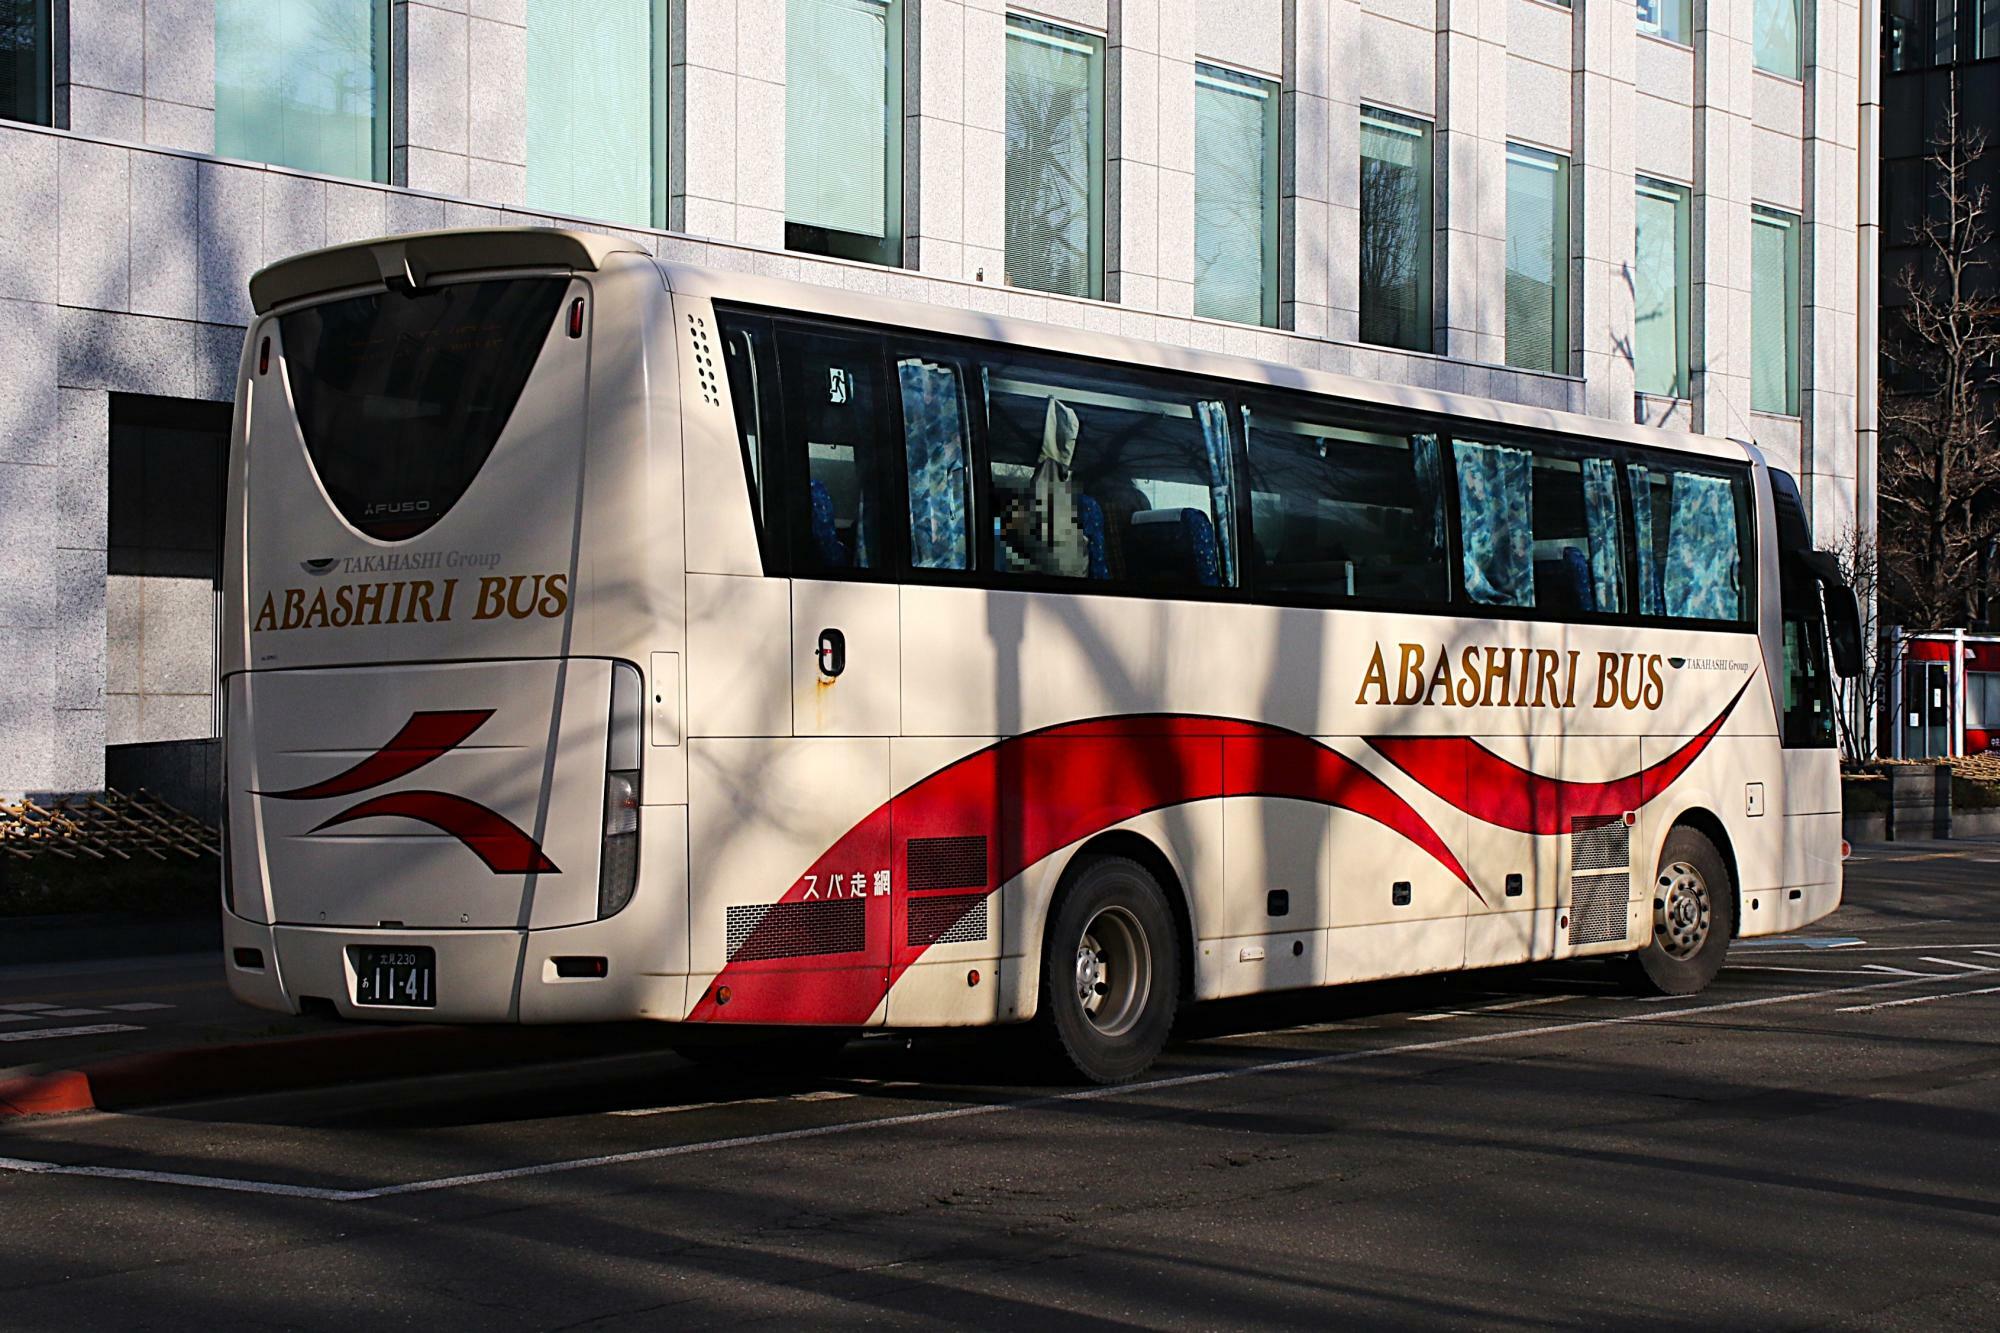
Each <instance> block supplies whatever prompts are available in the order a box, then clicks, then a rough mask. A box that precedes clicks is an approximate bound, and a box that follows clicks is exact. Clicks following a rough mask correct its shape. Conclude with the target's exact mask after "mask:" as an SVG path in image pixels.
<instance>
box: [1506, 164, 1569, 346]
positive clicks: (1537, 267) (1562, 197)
mask: <svg viewBox="0 0 2000 1333" xmlns="http://www.w3.org/2000/svg"><path fill="white" fill-rule="evenodd" d="M1507 364H1508V365H1510V366H1520V367H1521V368H1522V369H1524V370H1552V371H1559V372H1561V371H1567V370H1568V369H1569V364H1570V363H1569V159H1568V158H1566V157H1561V156H1558V155H1557V154H1555V153H1545V152H1543V151H1542V150H1540V149H1539V148H1526V147H1523V146H1522V145H1520V144H1508V145H1507Z"/></svg>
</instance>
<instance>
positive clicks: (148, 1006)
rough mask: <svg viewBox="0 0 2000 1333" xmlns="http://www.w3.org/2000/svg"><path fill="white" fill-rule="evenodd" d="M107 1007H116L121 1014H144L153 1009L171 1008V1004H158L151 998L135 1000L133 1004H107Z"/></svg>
mask: <svg viewBox="0 0 2000 1333" xmlns="http://www.w3.org/2000/svg"><path fill="white" fill-rule="evenodd" d="M104 1007H105V1008H106V1009H115V1010H117V1011H118V1012H119V1013H121V1014H143V1013H146V1012H147V1011H149V1010H153V1009H171V1008H173V1007H174V1006H173V1005H171V1004H156V1003H154V1002H153V1001H151V1000H135V1001H134V1002H132V1003H131V1004H107V1005H105V1006H104Z"/></svg>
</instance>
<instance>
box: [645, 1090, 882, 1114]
mask: <svg viewBox="0 0 2000 1333" xmlns="http://www.w3.org/2000/svg"><path fill="white" fill-rule="evenodd" d="M860 1095H861V1094H860V1093H858V1092H837V1091H834V1090H833V1089H830V1088H821V1089H818V1090H815V1091H813V1092H796V1093H790V1094H788V1095H786V1096H782V1097H738V1098H735V1099H733V1100H728V1101H719V1102H686V1103H683V1104H682V1105H679V1106H646V1107H639V1108H635V1109H632V1110H625V1111H609V1112H606V1114H608V1115H622V1116H653V1115H680V1114H681V1113H682V1112H684V1111H713V1110H715V1109H717V1108H718V1107H730V1108H734V1107H738V1106H770V1105H773V1104H775V1103H778V1102H844V1101H846V1100H847V1099H849V1098H850V1097H859V1096H860Z"/></svg>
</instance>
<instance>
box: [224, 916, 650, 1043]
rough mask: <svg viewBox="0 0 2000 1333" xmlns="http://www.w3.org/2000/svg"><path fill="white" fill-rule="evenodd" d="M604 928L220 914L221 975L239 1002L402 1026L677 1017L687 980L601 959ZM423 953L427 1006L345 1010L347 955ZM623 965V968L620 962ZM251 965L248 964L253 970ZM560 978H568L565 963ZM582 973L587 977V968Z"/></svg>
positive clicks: (349, 1001) (351, 977)
mask: <svg viewBox="0 0 2000 1333" xmlns="http://www.w3.org/2000/svg"><path fill="white" fill-rule="evenodd" d="M607 924H609V923H605V922H591V923H588V924H586V925H580V926H572V927H565V928H558V929H552V930H535V931H522V930H434V931H425V930H359V929H342V928H323V927H312V926H265V925H259V924H257V923H256V922H252V921H244V920H241V919H240V918H237V917H234V916H228V915H225V917H224V921H223V937H224V938H223V967H224V969H225V971H226V972H227V973H228V977H229V989H230V992H231V993H232V994H233V995H235V997H236V998H237V999H238V1000H239V1001H241V1002H242V1003H244V1004H248V1005H252V1006H255V1007H257V1008H259V1009H274V1010H277V1011H279V1012H282V1013H292V1014H296V1013H300V1012H302V1011H303V1010H305V1009H306V1008H309V1007H314V1002H316V1001H326V1002H329V1003H331V1004H332V1006H333V1010H334V1012H335V1013H337V1014H339V1015H340V1016H341V1017H342V1018H353V1019H364V1020H368V1021H371V1022H405V1023H602V1022H616V1021H620V1020H626V1019H678V1018H680V1017H682V1015H683V1013H684V1006H685V999H686V994H687V978H686V977H684V976H665V975H659V974H652V973H643V972H638V971H635V970H633V969H632V968H631V967H630V966H625V967H621V966H620V963H621V959H620V958H619V957H617V956H616V955H615V954H609V953H606V952H605V948H606V946H607V945H608V944H609V943H610V942H611V941H610V939H609V938H608V932H607V931H605V930H604V929H603V927H604V926H605V925H607ZM367 947H378V948H379V947H394V948H399V949H409V948H420V949H432V950H434V951H435V952H436V956H437V979H436V986H437V992H436V993H437V1003H436V1005H435V1006H431V1007H416V1006H400V1005H373V1004H357V1003H355V988H354V983H355V974H354V965H353V955H352V953H351V952H350V951H351V950H352V949H355V948H367ZM557 959H578V960H586V959H602V960H603V970H604V975H602V976H591V975H578V976H563V975H560V970H562V969H559V967H558V964H557V961H556V960H557ZM626 961H629V960H626ZM253 963H255V964H257V965H255V966H253V965H252V964H253ZM570 970H577V968H576V965H571V968H570ZM583 970H586V971H587V970H588V968H587V965H585V966H584V968H583Z"/></svg>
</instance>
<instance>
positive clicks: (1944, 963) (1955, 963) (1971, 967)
mask: <svg viewBox="0 0 2000 1333" xmlns="http://www.w3.org/2000/svg"><path fill="white" fill-rule="evenodd" d="M1923 961H1924V962H1926V963H1936V964H1937V965H1938V966H1939V967H1962V968H1964V969H1965V970H1966V971H1968V972H1991V971H1992V970H1993V969H1992V968H1990V967H1981V966H1980V965H1979V964H1977V963H1965V962H1960V961H1959V960H1958V959H1956V958H1926V959H1924V960H1923Z"/></svg>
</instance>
